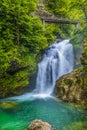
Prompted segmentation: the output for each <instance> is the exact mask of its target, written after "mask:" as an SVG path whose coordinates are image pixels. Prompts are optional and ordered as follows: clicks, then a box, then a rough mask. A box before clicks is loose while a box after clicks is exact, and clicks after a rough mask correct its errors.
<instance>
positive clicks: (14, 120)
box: [0, 98, 87, 130]
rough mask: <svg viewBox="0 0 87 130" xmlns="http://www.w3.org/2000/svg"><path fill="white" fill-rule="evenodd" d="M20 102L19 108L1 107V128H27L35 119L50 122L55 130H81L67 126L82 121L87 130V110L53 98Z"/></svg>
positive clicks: (3, 129) (11, 129)
mask: <svg viewBox="0 0 87 130" xmlns="http://www.w3.org/2000/svg"><path fill="white" fill-rule="evenodd" d="M18 103H19V107H18V108H15V109H0V130H26V128H27V126H28V124H30V122H31V121H32V120H35V119H41V120H43V121H46V122H48V123H50V124H51V125H52V126H53V127H54V128H55V130H80V129H78V128H73V127H72V128H71V127H69V128H68V127H67V126H69V125H72V124H73V123H77V124H79V123H80V125H81V127H82V129H81V130H87V125H86V123H85V126H84V125H83V126H82V123H83V122H85V121H87V111H83V110H80V109H77V108H75V107H72V106H69V105H68V104H66V103H63V102H61V101H57V100H55V99H51V98H47V99H34V100H32V101H30V100H29V101H28V100H27V101H22V102H18ZM76 127H79V126H78V125H76Z"/></svg>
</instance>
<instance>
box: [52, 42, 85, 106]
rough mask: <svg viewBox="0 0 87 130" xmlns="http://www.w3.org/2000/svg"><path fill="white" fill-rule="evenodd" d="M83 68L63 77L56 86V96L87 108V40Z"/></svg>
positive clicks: (82, 57)
mask: <svg viewBox="0 0 87 130" xmlns="http://www.w3.org/2000/svg"><path fill="white" fill-rule="evenodd" d="M81 63H82V65H83V67H82V68H78V69H76V70H74V71H72V72H71V73H69V74H67V75H64V76H62V77H61V78H60V79H59V80H57V82H56V85H55V93H56V96H57V97H58V98H60V99H62V100H63V101H66V102H70V103H74V104H76V105H81V106H83V107H84V108H87V40H85V41H84V44H83V53H82V56H81Z"/></svg>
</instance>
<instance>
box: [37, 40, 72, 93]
mask: <svg viewBox="0 0 87 130" xmlns="http://www.w3.org/2000/svg"><path fill="white" fill-rule="evenodd" d="M73 63H74V56H73V47H72V44H71V43H70V41H69V40H63V41H61V42H59V43H58V42H57V41H56V42H55V43H54V44H53V45H51V46H49V47H48V49H46V51H45V54H44V56H43V60H42V61H41V62H40V63H39V64H38V74H37V80H36V89H35V93H36V94H40V95H41V94H42V95H51V94H52V93H53V89H54V85H55V81H56V80H57V79H58V78H59V77H60V76H62V75H64V74H67V73H69V72H71V71H72V70H73V66H74V64H73Z"/></svg>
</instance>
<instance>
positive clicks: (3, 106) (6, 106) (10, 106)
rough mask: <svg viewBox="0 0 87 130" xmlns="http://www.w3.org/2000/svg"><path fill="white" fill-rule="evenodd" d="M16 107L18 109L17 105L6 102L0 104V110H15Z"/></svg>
mask: <svg viewBox="0 0 87 130" xmlns="http://www.w3.org/2000/svg"><path fill="white" fill-rule="evenodd" d="M18 107H19V104H18V103H16V102H11V101H6V102H2V103H0V108H1V109H15V108H18Z"/></svg>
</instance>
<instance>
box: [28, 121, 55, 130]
mask: <svg viewBox="0 0 87 130" xmlns="http://www.w3.org/2000/svg"><path fill="white" fill-rule="evenodd" d="M27 130H54V129H53V127H52V126H51V125H50V124H48V123H47V122H43V121H41V120H34V121H33V122H32V123H31V124H30V125H29V127H28V128H27Z"/></svg>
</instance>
